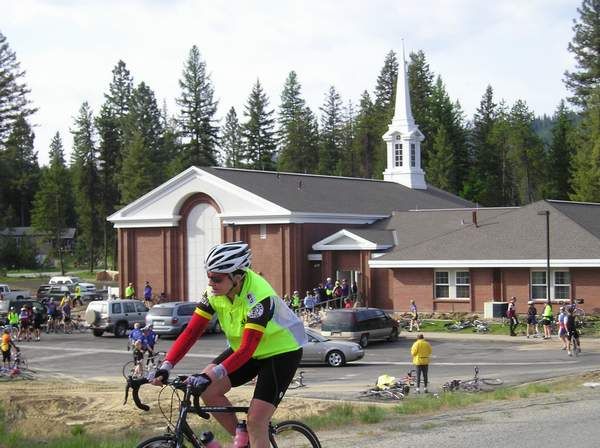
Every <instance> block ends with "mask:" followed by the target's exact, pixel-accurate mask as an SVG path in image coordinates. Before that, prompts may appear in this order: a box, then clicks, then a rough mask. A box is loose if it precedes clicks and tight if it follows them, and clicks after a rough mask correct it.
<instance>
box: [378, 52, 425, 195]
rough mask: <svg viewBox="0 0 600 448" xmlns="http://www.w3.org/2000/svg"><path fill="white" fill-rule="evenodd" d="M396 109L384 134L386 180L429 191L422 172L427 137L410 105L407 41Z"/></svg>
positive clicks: (397, 87) (399, 76)
mask: <svg viewBox="0 0 600 448" xmlns="http://www.w3.org/2000/svg"><path fill="white" fill-rule="evenodd" d="M394 106H395V109H394V118H393V119H392V122H391V124H390V125H389V128H388V131H387V132H386V133H385V134H384V135H383V140H384V141H385V142H386V145H387V169H386V170H385V171H384V172H383V179H384V180H387V181H390V182H397V183H399V184H402V185H404V186H406V187H409V188H414V189H419V190H425V189H427V184H426V183H425V172H424V171H423V170H422V169H421V142H422V141H423V140H424V139H425V136H424V135H423V133H422V132H421V131H420V130H419V127H418V126H417V124H416V123H415V119H414V118H413V115H412V110H411V106H410V93H409V89H408V74H407V63H406V58H405V56H404V40H402V63H401V64H400V66H399V67H398V81H397V84H396V103H395V105H394Z"/></svg>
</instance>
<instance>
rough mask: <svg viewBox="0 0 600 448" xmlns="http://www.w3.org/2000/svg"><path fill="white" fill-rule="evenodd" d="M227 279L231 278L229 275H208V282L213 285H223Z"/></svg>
mask: <svg viewBox="0 0 600 448" xmlns="http://www.w3.org/2000/svg"><path fill="white" fill-rule="evenodd" d="M227 277H229V276H228V275H227V274H221V275H216V274H208V280H209V281H211V282H212V283H221V282H222V281H223V280H225V279H226V278H227Z"/></svg>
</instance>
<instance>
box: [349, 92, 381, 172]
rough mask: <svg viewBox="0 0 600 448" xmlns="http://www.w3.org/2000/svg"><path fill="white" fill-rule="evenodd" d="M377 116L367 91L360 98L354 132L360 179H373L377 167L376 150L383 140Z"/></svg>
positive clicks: (354, 150) (354, 145)
mask: <svg viewBox="0 0 600 448" xmlns="http://www.w3.org/2000/svg"><path fill="white" fill-rule="evenodd" d="M376 120H377V115H376V113H375V111H374V107H373V103H372V101H371V97H370V96H369V93H368V92H367V91H366V90H365V91H364V92H363V94H362V95H361V98H360V104H359V111H358V115H357V117H356V125H355V130H354V135H355V137H354V143H353V152H354V154H356V158H357V162H358V173H357V175H358V176H359V177H365V178H369V179H370V178H373V177H374V174H375V173H374V171H373V170H374V166H375V165H376V161H377V160H376V159H377V153H376V148H377V144H378V143H379V141H378V139H381V135H378V134H377V132H378V127H377V123H376Z"/></svg>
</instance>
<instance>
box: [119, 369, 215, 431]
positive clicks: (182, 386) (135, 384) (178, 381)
mask: <svg viewBox="0 0 600 448" xmlns="http://www.w3.org/2000/svg"><path fill="white" fill-rule="evenodd" d="M186 379H187V376H186V375H178V376H177V377H176V378H175V379H173V380H171V381H167V383H166V385H168V386H171V387H173V388H175V389H177V390H183V391H186V392H187V391H188V390H189V392H190V394H191V395H192V402H193V403H192V405H193V409H194V412H196V414H198V415H199V416H200V417H202V418H204V419H206V420H208V419H209V418H210V416H209V414H208V413H206V412H204V411H202V410H201V409H200V395H202V392H204V391H205V390H206V388H207V385H202V386H199V387H193V386H190V385H188V384H187V383H186V382H185V380H186ZM149 382H150V381H149V380H148V378H138V379H134V378H132V377H131V376H129V377H128V378H127V384H126V386H125V401H124V402H123V405H125V404H127V399H128V397H129V389H131V396H132V398H133V402H134V403H135V405H136V406H137V407H138V408H139V409H141V410H142V411H149V410H150V406H148V405H147V404H144V403H142V400H140V395H139V392H140V387H142V386H143V385H144V384H148V383H149Z"/></svg>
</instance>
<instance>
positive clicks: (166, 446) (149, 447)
mask: <svg viewBox="0 0 600 448" xmlns="http://www.w3.org/2000/svg"><path fill="white" fill-rule="evenodd" d="M176 445H177V442H176V441H175V438H174V437H171V436H157V437H152V438H151V439H148V440H144V441H143V442H142V443H140V444H139V445H138V446H137V447H136V448H175V446H176ZM183 446H185V445H183Z"/></svg>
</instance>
